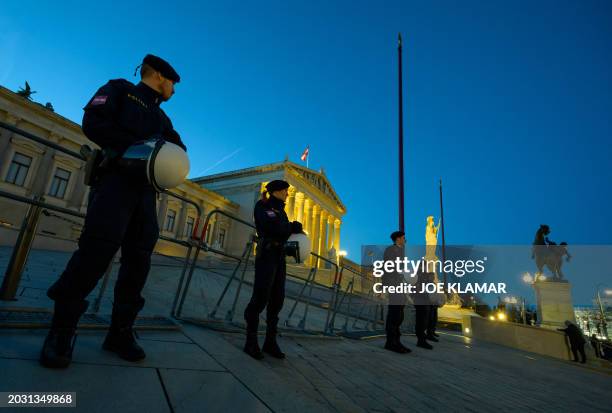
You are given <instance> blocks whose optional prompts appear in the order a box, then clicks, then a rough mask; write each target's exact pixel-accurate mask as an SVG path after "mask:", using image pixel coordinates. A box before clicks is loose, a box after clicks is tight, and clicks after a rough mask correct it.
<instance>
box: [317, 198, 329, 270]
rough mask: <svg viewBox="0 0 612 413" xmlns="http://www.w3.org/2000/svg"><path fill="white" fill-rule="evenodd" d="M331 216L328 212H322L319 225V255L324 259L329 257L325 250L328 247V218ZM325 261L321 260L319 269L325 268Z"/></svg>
mask: <svg viewBox="0 0 612 413" xmlns="http://www.w3.org/2000/svg"><path fill="white" fill-rule="evenodd" d="M328 215H329V213H328V212H327V211H325V210H324V209H322V210H321V219H319V222H318V225H319V237H318V240H317V244H316V245H317V250H318V251H319V252H318V253H317V254H319V255H320V256H322V257H325V258H328V257H327V249H326V248H325V247H326V246H327V245H326V244H327V216H328ZM325 264H326V262H325V261H322V260H319V268H325Z"/></svg>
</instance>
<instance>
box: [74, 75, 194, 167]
mask: <svg viewBox="0 0 612 413" xmlns="http://www.w3.org/2000/svg"><path fill="white" fill-rule="evenodd" d="M162 101H163V99H162V96H161V95H160V94H159V93H158V92H156V91H155V90H153V89H151V88H150V87H149V86H147V85H146V84H144V83H142V82H141V83H139V84H138V85H134V84H133V83H131V82H128V81H127V80H125V79H114V80H111V81H109V82H108V83H107V84H105V85H104V86H102V87H101V88H100V89H98V91H97V92H96V94H95V95H94V96H93V97H92V98H91V99H90V100H89V102H88V103H87V105H86V106H85V108H83V109H84V110H85V114H84V115H83V132H84V133H85V135H86V136H87V137H88V138H89V139H90V140H92V141H93V142H95V143H96V144H98V145H99V146H100V147H101V148H102V149H107V150H108V149H110V150H112V151H114V152H116V153H117V154H119V155H120V154H122V153H123V152H124V151H125V150H126V149H127V148H128V147H129V146H131V145H132V144H133V143H135V142H137V141H142V140H145V139H150V138H163V139H165V140H166V141H168V142H172V143H174V144H176V145H179V146H180V147H182V148H183V149H184V150H187V149H186V147H185V145H184V144H183V142H182V141H181V137H180V136H179V134H178V133H177V132H176V131H175V130H174V128H173V127H172V122H171V121H170V118H168V116H166V114H165V113H164V111H163V110H161V108H160V107H159V105H160V103H161V102H162Z"/></svg>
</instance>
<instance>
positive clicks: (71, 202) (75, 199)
mask: <svg viewBox="0 0 612 413" xmlns="http://www.w3.org/2000/svg"><path fill="white" fill-rule="evenodd" d="M84 176H85V165H84V164H83V165H81V167H80V168H79V169H78V170H77V171H76V173H75V174H74V177H71V179H75V181H74V185H73V186H72V188H73V189H72V193H71V194H70V198H69V199H68V206H69V207H77V208H81V206H82V205H83V197H84V196H85V192H87V188H86V187H85V183H84V182H83V179H84Z"/></svg>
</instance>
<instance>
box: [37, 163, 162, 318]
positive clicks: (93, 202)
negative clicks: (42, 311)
mask: <svg viewBox="0 0 612 413" xmlns="http://www.w3.org/2000/svg"><path fill="white" fill-rule="evenodd" d="M92 191H93V193H92V195H91V196H90V203H89V206H88V209H87V216H86V218H85V225H84V227H83V232H82V234H81V237H80V239H79V243H78V245H79V247H78V249H77V251H75V252H74V254H73V255H72V257H71V258H70V261H69V262H68V265H67V266H66V269H65V270H64V272H63V273H62V274H61V276H60V278H59V279H58V280H57V281H56V282H55V283H54V284H53V285H52V286H51V287H50V288H49V290H48V291H47V295H48V296H49V298H51V299H53V300H55V302H56V308H57V306H58V303H59V304H60V305H61V304H62V303H74V302H79V301H83V300H84V299H85V297H87V296H88V295H89V294H90V293H91V291H92V290H93V289H94V288H95V286H96V284H97V283H98V281H99V280H100V278H101V277H102V276H103V275H104V273H105V271H106V269H107V268H108V265H109V264H110V262H111V260H112V259H113V257H114V255H115V253H116V252H117V251H118V250H119V248H121V268H120V269H119V275H118V278H117V283H116V284H115V291H114V294H115V303H120V304H125V305H128V306H129V305H134V306H137V307H142V304H144V299H143V297H142V296H141V295H140V293H141V291H142V289H143V287H144V285H145V281H146V279H147V275H148V274H149V269H150V267H151V254H152V252H153V248H154V247H155V244H156V242H157V239H158V237H159V226H158V223H157V213H156V206H155V198H156V191H155V190H154V189H153V187H151V186H149V185H146V186H145V185H144V184H141V183H137V182H134V181H132V180H130V179H129V177H125V176H122V175H119V174H116V173H109V174H107V175H105V176H104V177H102V178H101V180H100V182H99V183H98V185H97V186H96V187H95V189H94V188H92Z"/></svg>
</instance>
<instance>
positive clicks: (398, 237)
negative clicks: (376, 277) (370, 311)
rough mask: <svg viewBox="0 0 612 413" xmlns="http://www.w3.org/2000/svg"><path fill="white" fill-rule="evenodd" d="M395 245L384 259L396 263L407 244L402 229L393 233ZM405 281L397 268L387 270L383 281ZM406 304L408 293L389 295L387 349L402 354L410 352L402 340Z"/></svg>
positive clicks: (392, 238) (398, 282)
mask: <svg viewBox="0 0 612 413" xmlns="http://www.w3.org/2000/svg"><path fill="white" fill-rule="evenodd" d="M391 240H392V241H393V245H391V246H389V247H387V249H385V252H384V260H385V261H392V262H394V263H395V260H396V259H397V258H399V259H403V257H404V245H405V244H406V235H405V234H404V232H402V231H395V232H393V233H392V234H391ZM402 281H403V276H402V275H401V274H399V273H397V272H396V271H395V270H394V271H390V272H385V274H384V275H383V283H384V284H385V285H389V286H391V285H394V286H398V285H400V283H401V282H402ZM405 306H406V295H405V294H399V293H393V294H390V295H389V305H388V306H387V319H386V321H385V330H386V333H387V341H386V343H385V349H386V350H390V351H394V352H396V353H400V354H406V353H410V352H411V351H412V350H410V349H409V348H408V347H406V346H404V345H403V344H402V342H401V341H400V336H401V330H400V328H401V326H402V323H403V322H404V307H405Z"/></svg>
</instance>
